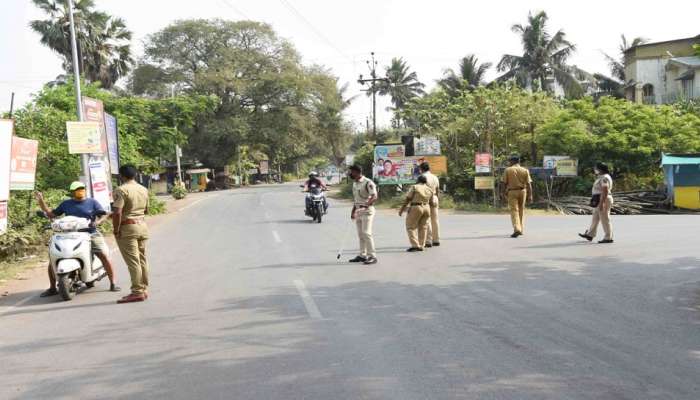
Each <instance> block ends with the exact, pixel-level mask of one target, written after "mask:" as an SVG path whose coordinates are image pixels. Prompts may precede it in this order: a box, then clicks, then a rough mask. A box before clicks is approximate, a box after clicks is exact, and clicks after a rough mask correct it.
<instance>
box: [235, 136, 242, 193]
mask: <svg viewBox="0 0 700 400" xmlns="http://www.w3.org/2000/svg"><path fill="white" fill-rule="evenodd" d="M236 147H237V149H236V150H237V152H238V157H236V158H237V159H238V162H237V163H238V186H239V187H243V170H242V169H241V144H240V143H238V145H237V146H236Z"/></svg>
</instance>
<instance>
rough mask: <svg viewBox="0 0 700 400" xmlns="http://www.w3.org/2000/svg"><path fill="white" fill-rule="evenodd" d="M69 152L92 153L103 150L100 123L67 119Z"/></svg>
mask: <svg viewBox="0 0 700 400" xmlns="http://www.w3.org/2000/svg"><path fill="white" fill-rule="evenodd" d="M66 133H67V135H68V152H69V153H70V154H90V153H99V152H100V151H102V143H101V134H100V125H99V124H98V123H97V122H78V121H66Z"/></svg>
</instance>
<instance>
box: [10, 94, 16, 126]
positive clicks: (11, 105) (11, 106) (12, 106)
mask: <svg viewBox="0 0 700 400" xmlns="http://www.w3.org/2000/svg"><path fill="white" fill-rule="evenodd" d="M14 108H15V92H12V96H10V119H12V111H14Z"/></svg>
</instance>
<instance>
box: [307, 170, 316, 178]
mask: <svg viewBox="0 0 700 400" xmlns="http://www.w3.org/2000/svg"><path fill="white" fill-rule="evenodd" d="M317 176H318V172H316V171H311V172H309V178H315V177H317Z"/></svg>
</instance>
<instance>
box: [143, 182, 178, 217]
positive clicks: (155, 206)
mask: <svg viewBox="0 0 700 400" xmlns="http://www.w3.org/2000/svg"><path fill="white" fill-rule="evenodd" d="M176 187H178V186H176ZM173 190H174V188H173ZM166 211H167V210H166V206H165V202H164V201H160V200H159V199H158V197H156V194H155V193H153V192H151V191H149V192H148V215H158V214H165V212H166Z"/></svg>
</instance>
